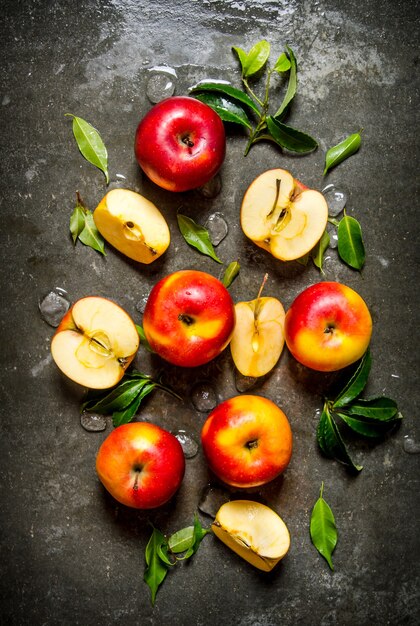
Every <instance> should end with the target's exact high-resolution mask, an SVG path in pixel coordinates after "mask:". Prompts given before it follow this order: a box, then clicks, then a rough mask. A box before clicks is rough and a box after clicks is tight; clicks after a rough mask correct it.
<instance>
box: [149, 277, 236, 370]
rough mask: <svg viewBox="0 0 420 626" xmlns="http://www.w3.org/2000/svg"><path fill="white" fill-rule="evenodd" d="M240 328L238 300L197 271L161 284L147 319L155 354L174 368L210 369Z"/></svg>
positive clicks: (152, 297) (151, 300)
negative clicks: (199, 366)
mask: <svg viewBox="0 0 420 626" xmlns="http://www.w3.org/2000/svg"><path fill="white" fill-rule="evenodd" d="M234 326H235V308H234V304H233V301H232V298H231V296H230V294H229V292H228V290H227V289H226V287H224V285H222V283H221V282H220V281H219V280H217V278H214V276H211V274H207V273H206V272H200V271H197V270H181V271H179V272H174V273H173V274H169V276H166V277H165V278H162V279H161V280H160V281H159V282H158V283H156V284H155V286H154V287H153V289H152V290H151V292H150V295H149V298H148V300H147V304H146V307H145V310H144V315H143V328H144V332H145V335H146V338H147V341H148V342H149V344H150V346H151V348H152V349H153V350H154V351H155V352H156V353H157V354H159V356H161V357H162V358H164V359H165V360H166V361H169V363H173V364H174V365H180V366H182V367H196V366H197V365H203V364H204V363H208V362H209V361H211V360H212V359H214V358H215V357H216V356H218V355H219V354H220V353H221V352H222V350H224V349H225V347H226V346H227V345H228V343H229V341H230V339H231V336H232V333H233V329H234Z"/></svg>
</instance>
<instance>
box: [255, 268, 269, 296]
mask: <svg viewBox="0 0 420 626" xmlns="http://www.w3.org/2000/svg"><path fill="white" fill-rule="evenodd" d="M267 279H268V273H266V274H265V275H264V278H263V280H262V283H261V287H260V290H259V292H258V296H257V300H259V299H260V298H261V294H262V290H263V289H264V285H265V283H266V282H267Z"/></svg>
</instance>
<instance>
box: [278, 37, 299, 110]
mask: <svg viewBox="0 0 420 626" xmlns="http://www.w3.org/2000/svg"><path fill="white" fill-rule="evenodd" d="M286 50H287V53H288V56H289V59H290V74H289V82H288V84H287V91H286V94H285V96H284V98H283V102H282V103H281V105H280V107H279V108H278V109H277V111H276V112H275V113H274V115H273V117H275V118H276V119H278V120H281V119H282V117H283V116H284V115H285V113H286V109H287V107H288V106H289V104H290V103H291V101H292V100H293V98H294V97H295V94H296V90H297V63H296V57H295V55H294V52H293V50H292V49H291V48H289V46H286Z"/></svg>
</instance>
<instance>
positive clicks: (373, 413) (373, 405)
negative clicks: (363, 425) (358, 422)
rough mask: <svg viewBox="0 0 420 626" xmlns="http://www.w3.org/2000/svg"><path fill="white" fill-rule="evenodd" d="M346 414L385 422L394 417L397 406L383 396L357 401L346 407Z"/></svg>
mask: <svg viewBox="0 0 420 626" xmlns="http://www.w3.org/2000/svg"><path fill="white" fill-rule="evenodd" d="M346 413H349V414H350V415H359V416H362V417H365V418H370V419H372V420H379V421H381V422H386V421H388V420H391V419H393V418H394V417H395V416H396V414H397V413H398V406H397V403H396V402H395V401H394V400H392V399H391V398H386V397H385V396H381V397H379V398H369V399H368V400H363V399H358V400H356V401H355V402H352V403H351V404H350V405H349V406H347V407H346Z"/></svg>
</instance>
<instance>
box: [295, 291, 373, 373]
mask: <svg viewBox="0 0 420 626" xmlns="http://www.w3.org/2000/svg"><path fill="white" fill-rule="evenodd" d="M284 332H285V338H286V343H287V347H288V348H289V350H290V352H291V353H292V354H293V356H294V357H295V358H296V359H297V360H298V361H299V362H300V363H302V364H303V365H306V366H307V367H310V368H312V369H314V370H318V371H321V372H333V371H336V370H339V369H342V368H343V367H347V365H351V364H352V363H354V362H355V361H357V360H358V359H360V358H361V357H362V356H363V354H364V353H365V352H366V350H367V348H368V346H369V342H370V338H371V335H372V318H371V316H370V313H369V309H368V307H367V305H366V303H365V301H364V300H363V298H362V297H361V296H360V295H359V294H358V293H356V291H354V290H353V289H351V288H350V287H347V286H346V285H342V284H341V283H336V282H322V283H318V284H316V285H312V286H310V287H308V288H307V289H305V290H304V291H302V293H300V294H299V295H298V296H297V298H296V299H295V300H294V302H293V303H292V305H291V307H290V309H289V310H288V311H287V313H286V319H285V327H284Z"/></svg>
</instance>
